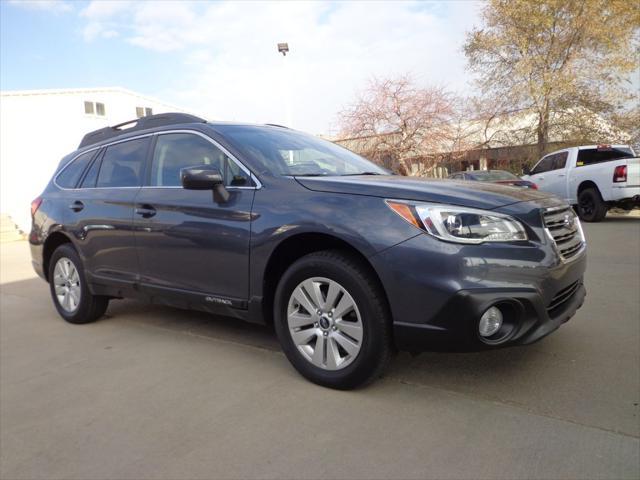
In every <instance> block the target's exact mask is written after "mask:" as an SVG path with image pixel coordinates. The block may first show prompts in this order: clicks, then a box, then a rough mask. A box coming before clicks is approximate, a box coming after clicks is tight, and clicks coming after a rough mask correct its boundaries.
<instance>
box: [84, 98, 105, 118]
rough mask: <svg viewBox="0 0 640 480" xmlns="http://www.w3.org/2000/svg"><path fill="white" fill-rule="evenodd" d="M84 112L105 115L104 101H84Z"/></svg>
mask: <svg viewBox="0 0 640 480" xmlns="http://www.w3.org/2000/svg"><path fill="white" fill-rule="evenodd" d="M84 113H85V114H87V115H98V116H100V117H104V116H105V108H104V103H100V102H84Z"/></svg>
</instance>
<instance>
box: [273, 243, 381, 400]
mask: <svg viewBox="0 0 640 480" xmlns="http://www.w3.org/2000/svg"><path fill="white" fill-rule="evenodd" d="M305 293H309V294H308V295H307V296H306V298H305V296H304V295H305ZM318 295H319V297H318ZM325 302H326V303H325ZM319 303H324V304H323V305H320V307H321V309H322V315H318V309H317V308H316V307H317V306H318V305H317V304H319ZM350 304H351V306H349V305H350ZM305 305H306V307H305ZM314 308H316V311H315V312H310V310H313V309H314ZM332 314H335V318H334V316H332ZM290 322H291V324H290ZM274 324H275V330H276V333H277V335H278V339H279V341H280V344H281V346H282V349H283V350H284V353H285V355H286V356H287V358H288V359H289V361H290V362H291V364H292V365H293V366H294V367H295V369H296V370H297V371H298V372H299V373H300V374H301V375H302V376H304V377H305V378H307V379H308V380H310V381H311V382H313V383H316V384H318V385H322V386H325V387H330V388H336V389H340V390H348V389H352V388H356V387H359V386H362V385H365V384H367V383H368V382H371V381H372V380H373V379H375V378H376V377H378V376H379V375H381V373H382V371H383V369H384V367H385V366H386V365H387V363H388V362H389V360H390V358H391V355H392V353H393V347H392V338H391V315H390V313H389V308H388V306H387V303H386V299H385V295H384V292H383V291H382V289H381V287H380V286H379V284H378V282H377V281H376V280H375V279H374V278H373V276H372V274H371V273H370V272H369V269H368V268H367V267H366V266H365V265H363V264H362V263H361V261H359V260H358V259H357V258H354V257H352V256H350V255H348V254H346V253H344V252H342V251H340V250H326V251H321V252H315V253H311V254H309V255H306V256H304V257H302V258H300V259H299V260H297V261H296V262H295V263H293V264H292V265H291V266H290V267H289V268H288V269H287V271H286V272H285V273H284V275H283V276H282V278H281V279H280V282H279V284H278V288H277V289H276V293H275V302H274ZM294 337H295V339H294ZM306 337H308V338H306ZM320 348H322V350H320Z"/></svg>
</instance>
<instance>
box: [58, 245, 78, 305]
mask: <svg viewBox="0 0 640 480" xmlns="http://www.w3.org/2000/svg"><path fill="white" fill-rule="evenodd" d="M53 284H54V288H55V292H56V298H57V300H58V304H59V305H60V307H62V309H63V310H64V311H65V312H68V313H73V312H75V311H76V310H77V309H78V305H79V304H80V295H81V294H82V289H81V287H80V274H79V273H78V269H77V268H76V266H75V265H74V263H73V262H72V261H71V260H69V259H68V258H66V257H60V258H59V259H58V261H57V262H56V265H55V267H54V269H53Z"/></svg>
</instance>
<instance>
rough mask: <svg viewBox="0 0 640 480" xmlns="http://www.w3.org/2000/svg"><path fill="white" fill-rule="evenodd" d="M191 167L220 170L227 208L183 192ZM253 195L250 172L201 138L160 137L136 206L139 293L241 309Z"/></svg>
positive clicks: (208, 194)
mask: <svg viewBox="0 0 640 480" xmlns="http://www.w3.org/2000/svg"><path fill="white" fill-rule="evenodd" d="M197 165H206V166H207V168H215V169H218V170H220V172H221V173H222V175H223V177H224V178H225V184H226V186H227V187H226V188H227V189H228V191H229V193H230V195H231V196H230V198H229V200H228V201H227V202H224V203H216V201H215V200H214V198H213V193H212V191H208V190H204V191H202V190H185V189H183V188H182V186H181V183H180V170H181V169H182V168H185V167H190V166H197ZM255 188H256V185H255V183H254V182H253V181H252V179H251V176H250V174H249V171H248V170H246V169H245V168H244V167H243V166H242V165H241V164H239V162H237V161H236V160H235V159H233V158H231V155H230V154H229V153H228V152H227V151H226V150H224V149H223V148H222V147H220V146H219V145H218V144H217V143H215V142H214V141H213V140H212V139H210V138H209V137H207V136H205V135H204V134H201V133H199V132H192V131H180V132H162V133H159V134H158V135H157V136H156V138H155V146H154V149H153V154H152V155H151V157H150V167H149V169H148V175H147V179H146V184H145V186H144V187H143V188H142V189H141V190H140V192H139V194H138V196H137V197H136V201H135V206H136V213H135V215H134V217H135V218H134V226H135V236H136V243H137V246H138V259H139V263H140V275H141V279H140V280H141V282H142V287H143V288H144V289H145V290H147V291H148V292H149V293H151V294H152V295H154V296H155V297H156V298H157V299H162V298H164V297H165V296H171V295H172V294H175V295H174V296H177V297H179V298H181V299H183V300H184V301H186V302H190V303H201V304H210V305H213V306H215V305H223V306H233V307H239V308H244V307H246V301H247V298H248V290H249V240H250V234H251V219H252V217H251V207H252V204H253V197H254V192H255ZM172 303H175V301H173V302H172Z"/></svg>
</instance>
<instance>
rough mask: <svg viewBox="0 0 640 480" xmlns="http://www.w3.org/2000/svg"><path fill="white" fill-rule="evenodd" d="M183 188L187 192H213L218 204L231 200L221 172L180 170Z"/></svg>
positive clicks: (208, 169)
mask: <svg viewBox="0 0 640 480" xmlns="http://www.w3.org/2000/svg"><path fill="white" fill-rule="evenodd" d="M180 181H181V182H182V188H184V189H186V190H213V199H214V201H215V202H216V203H224V202H227V201H228V200H229V192H228V190H227V189H226V188H225V186H224V179H223V178H222V175H221V174H220V171H219V170H216V169H210V168H206V165H204V166H200V167H187V168H183V169H182V170H180Z"/></svg>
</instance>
